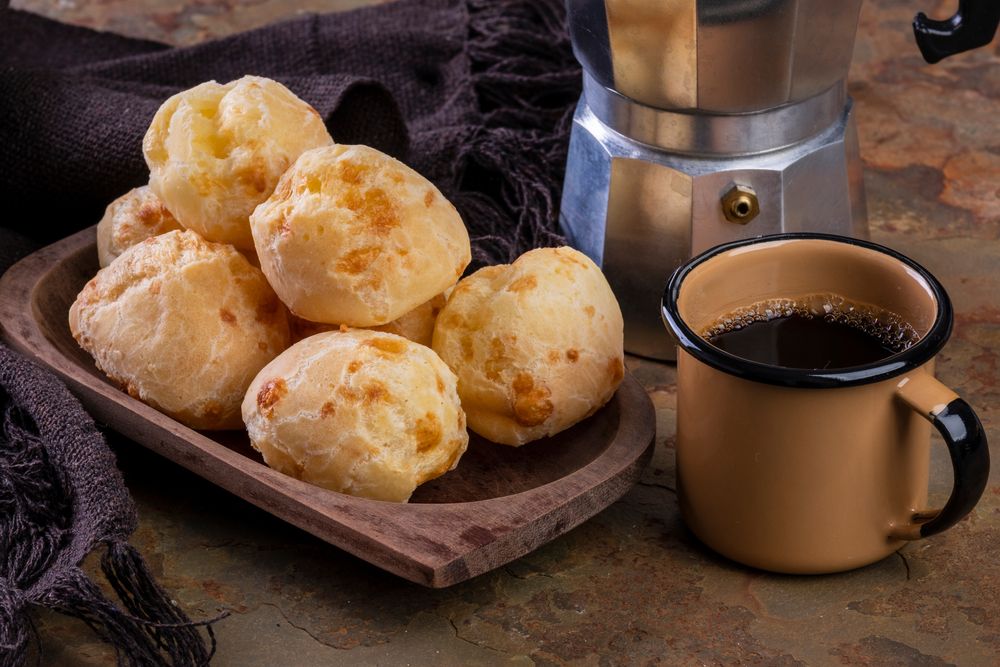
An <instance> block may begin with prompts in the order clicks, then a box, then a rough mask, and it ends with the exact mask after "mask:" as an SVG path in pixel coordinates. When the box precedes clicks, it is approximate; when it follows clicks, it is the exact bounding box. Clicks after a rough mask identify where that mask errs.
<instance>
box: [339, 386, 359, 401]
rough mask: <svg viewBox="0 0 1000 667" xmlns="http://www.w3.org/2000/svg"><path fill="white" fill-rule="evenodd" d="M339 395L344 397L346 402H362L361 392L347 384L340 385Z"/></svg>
mask: <svg viewBox="0 0 1000 667" xmlns="http://www.w3.org/2000/svg"><path fill="white" fill-rule="evenodd" d="M337 393H338V394H340V396H341V397H343V398H344V400H347V401H360V400H361V392H359V391H358V390H357V389H355V388H354V387H350V386H348V385H346V384H342V385H339V386H338V387H337Z"/></svg>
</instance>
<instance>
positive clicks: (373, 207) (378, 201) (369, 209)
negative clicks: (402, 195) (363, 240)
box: [340, 188, 399, 236]
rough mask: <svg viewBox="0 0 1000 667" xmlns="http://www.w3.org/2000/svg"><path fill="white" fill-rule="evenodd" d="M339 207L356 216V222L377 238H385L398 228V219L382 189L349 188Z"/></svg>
mask: <svg viewBox="0 0 1000 667" xmlns="http://www.w3.org/2000/svg"><path fill="white" fill-rule="evenodd" d="M340 203H341V205H342V206H345V207H346V208H348V209H350V210H351V211H353V212H354V213H356V214H357V217H358V220H359V221H360V222H362V223H363V224H364V225H366V226H367V227H368V228H369V229H370V230H371V231H372V232H373V233H375V234H376V235H378V236H385V235H386V234H388V233H389V232H391V231H392V230H393V229H395V228H396V227H398V226H399V217H398V216H397V215H396V208H395V206H393V204H392V200H391V199H390V198H389V195H387V194H386V193H385V190H383V189H382V188H369V189H367V190H364V191H363V192H362V191H361V189H360V188H350V189H349V190H347V192H345V193H344V195H343V197H342V198H341V202H340Z"/></svg>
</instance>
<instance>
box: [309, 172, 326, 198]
mask: <svg viewBox="0 0 1000 667" xmlns="http://www.w3.org/2000/svg"><path fill="white" fill-rule="evenodd" d="M306 190H308V191H309V192H311V193H313V194H314V195H315V194H319V193H320V192H322V190H323V181H321V180H319V177H318V176H315V175H313V174H310V175H309V176H307V177H306Z"/></svg>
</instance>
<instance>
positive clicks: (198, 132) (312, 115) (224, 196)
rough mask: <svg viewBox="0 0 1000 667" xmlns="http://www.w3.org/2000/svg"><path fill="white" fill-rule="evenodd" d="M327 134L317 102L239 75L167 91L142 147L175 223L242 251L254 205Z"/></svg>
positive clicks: (248, 245)
mask: <svg viewBox="0 0 1000 667" xmlns="http://www.w3.org/2000/svg"><path fill="white" fill-rule="evenodd" d="M332 142H333V140H332V139H331V138H330V134H329V133H328V132H327V130H326V125H325V124H324V123H323V119H322V118H320V116H319V114H318V113H317V112H316V110H315V109H313V108H312V107H311V106H309V105H308V104H306V103H305V102H303V101H302V100H300V99H299V98H298V97H296V96H295V95H294V94H293V93H292V92H291V91H290V90H288V89H287V88H285V87H284V86H283V85H281V84H280V83H278V82H276V81H272V80H270V79H265V78H261V77H257V76H245V77H243V78H242V79H238V80H236V81H232V82H230V83H227V84H219V83H216V82H215V81H209V82H206V83H202V84H200V85H198V86H195V87H194V88H191V89H189V90H185V91H183V92H181V93H178V94H176V95H174V96H173V97H171V98H170V99H168V100H167V101H166V102H164V103H163V105H162V106H161V107H160V109H159V111H157V112H156V115H155V116H154V117H153V122H152V124H151V125H150V127H149V130H148V131H147V132H146V136H145V139H144V140H143V143H142V150H143V153H144V155H145V156H146V164H147V165H149V187H150V188H151V189H152V190H153V192H154V193H155V194H156V195H157V196H158V197H159V198H160V199H161V200H162V201H163V203H164V204H165V205H166V207H167V208H168V209H169V210H170V212H171V213H173V215H174V217H176V218H177V220H178V221H179V222H180V223H181V225H183V226H184V227H185V228H187V229H191V230H193V231H196V232H198V233H199V234H201V235H202V236H203V237H204V238H205V239H207V240H209V241H217V242H220V243H230V244H232V245H234V246H236V247H237V248H238V249H239V250H243V251H248V250H251V249H252V248H253V239H252V238H251V236H250V226H249V223H248V219H249V217H250V214H251V213H253V210H254V208H255V207H256V206H257V205H258V204H259V203H261V202H262V201H264V200H265V199H267V198H268V197H269V196H270V194H271V192H273V191H274V186H275V184H276V183H277V182H278V178H279V177H280V176H281V174H282V173H284V171H285V170H286V169H288V167H289V166H290V165H291V164H292V163H293V162H295V159H296V158H297V157H298V156H299V155H301V154H302V153H303V152H304V151H306V150H309V149H310V148H315V147H317V146H326V145H329V144H331V143H332Z"/></svg>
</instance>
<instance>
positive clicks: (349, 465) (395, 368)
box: [243, 330, 469, 502]
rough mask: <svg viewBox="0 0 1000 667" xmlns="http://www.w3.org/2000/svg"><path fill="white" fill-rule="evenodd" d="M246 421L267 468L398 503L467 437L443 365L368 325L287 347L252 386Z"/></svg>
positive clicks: (448, 465)
mask: <svg viewBox="0 0 1000 667" xmlns="http://www.w3.org/2000/svg"><path fill="white" fill-rule="evenodd" d="M243 420H244V422H245V423H246V426H247V431H248V432H249V434H250V442H251V443H253V446H254V447H255V448H256V449H257V450H259V451H260V453H261V454H262V455H263V457H264V461H265V462H266V463H267V464H268V465H269V466H271V467H272V468H274V469H276V470H279V471H281V472H283V473H285V474H288V475H291V476H292V477H295V478H297V479H301V480H303V481H305V482H309V483H310V484H315V485H317V486H321V487H324V488H327V489H331V490H333V491H340V492H342V493H348V494H351V495H355V496H362V497H365V498H373V499H376V500H390V501H396V502H405V501H406V500H408V499H409V497H410V495H411V494H412V493H413V490H414V489H416V488H417V486H418V485H419V484H422V483H424V482H426V481H427V480H430V479H433V478H435V477H438V476H439V475H443V474H444V473H446V472H448V471H449V470H451V469H453V468H454V467H455V465H456V464H457V463H458V459H459V457H461V455H462V453H463V452H465V448H466V446H467V445H468V442H469V434H468V432H467V431H466V430H465V413H464V412H462V407H461V405H460V403H459V400H458V393H457V391H456V389H455V376H454V374H453V373H452V372H451V371H450V370H449V369H448V367H447V366H446V365H445V364H444V362H443V361H441V359H439V358H438V356H437V355H436V354H434V352H433V351H431V349H430V348H427V347H424V346H422V345H417V344H416V343H413V342H411V341H408V340H406V339H405V338H402V337H400V336H395V335H393V334H387V333H381V332H375V331H362V330H353V331H348V332H327V333H320V334H316V335H315V336H311V337H310V338H306V339H305V340H302V341H300V342H298V343H296V344H295V345H293V346H292V347H290V348H288V349H287V350H285V351H284V352H283V353H282V354H281V355H279V356H278V357H277V358H276V359H274V361H272V362H271V363H269V364H268V365H267V366H265V367H264V369H263V370H262V371H261V372H260V373H259V374H258V375H257V377H256V378H255V379H254V381H253V383H252V384H251V385H250V388H249V389H248V390H247V394H246V398H245V399H244V400H243Z"/></svg>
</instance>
